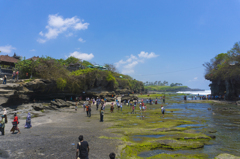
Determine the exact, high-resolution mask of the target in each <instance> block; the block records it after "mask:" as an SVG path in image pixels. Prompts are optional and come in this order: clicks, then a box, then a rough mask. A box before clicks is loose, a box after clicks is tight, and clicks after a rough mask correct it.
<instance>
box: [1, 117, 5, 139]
mask: <svg viewBox="0 0 240 159" xmlns="http://www.w3.org/2000/svg"><path fill="white" fill-rule="evenodd" d="M4 128H5V116H4V115H2V121H1V124H0V130H1V132H2V135H4Z"/></svg>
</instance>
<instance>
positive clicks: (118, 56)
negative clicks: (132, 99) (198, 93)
mask: <svg viewBox="0 0 240 159" xmlns="http://www.w3.org/2000/svg"><path fill="white" fill-rule="evenodd" d="M0 5H1V9H0V22H1V23H0V50H1V54H3V55H6V54H8V55H13V53H14V52H16V53H17V54H18V55H21V56H23V57H26V58H30V57H32V56H42V55H43V56H45V55H47V56H51V57H54V58H63V59H65V58H67V57H69V56H74V57H77V58H80V59H84V60H88V61H90V62H93V63H95V64H100V65H103V64H105V63H109V64H114V65H115V66H116V67H117V69H118V71H119V72H121V73H124V74H129V75H130V76H132V77H133V78H135V79H137V80H141V81H143V82H145V81H156V80H157V81H163V80H166V81H168V82H169V83H172V82H173V83H182V84H183V85H187V86H189V87H191V88H202V89H209V87H208V85H209V84H210V82H209V81H206V80H205V79H204V73H205V71H204V67H203V66H202V64H203V63H205V62H208V61H210V59H211V58H213V57H214V56H216V55H217V54H219V53H222V52H227V51H228V50H229V49H231V47H232V46H233V44H234V43H235V42H238V41H239V40H240V38H239V37H240V36H239V34H240V32H239V27H240V21H239V18H240V1H239V0H229V1H226V0H181V1H179V0H151V1H147V0H144V1H143V0H131V1H129V0H118V1H117V0H103V1H99V0H88V1H83V0H78V1H77V0H68V1H63V0H51V1H49V0H41V1H32V0H24V1H18V0H12V1H6V0H0Z"/></svg>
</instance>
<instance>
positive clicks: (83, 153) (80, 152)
mask: <svg viewBox="0 0 240 159" xmlns="http://www.w3.org/2000/svg"><path fill="white" fill-rule="evenodd" d="M78 140H79V141H80V142H79V143H78V144H77V152H76V159H79V158H80V159H88V155H89V150H90V148H89V145H88V142H87V141H83V136H82V135H80V136H79V137H78Z"/></svg>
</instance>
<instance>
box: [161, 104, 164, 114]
mask: <svg viewBox="0 0 240 159" xmlns="http://www.w3.org/2000/svg"><path fill="white" fill-rule="evenodd" d="M161 111H162V116H163V117H164V113H165V108H164V107H163V106H162V105H161Z"/></svg>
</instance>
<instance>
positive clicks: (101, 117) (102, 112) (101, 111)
mask: <svg viewBox="0 0 240 159" xmlns="http://www.w3.org/2000/svg"><path fill="white" fill-rule="evenodd" d="M103 115H104V108H103V105H102V106H101V108H100V122H103Z"/></svg>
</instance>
